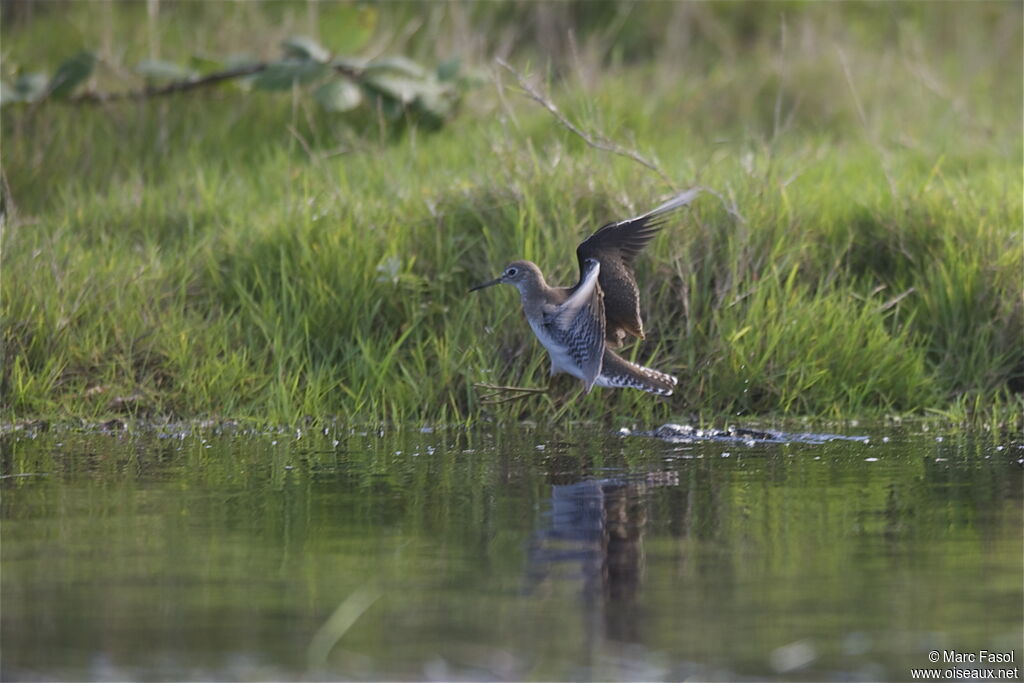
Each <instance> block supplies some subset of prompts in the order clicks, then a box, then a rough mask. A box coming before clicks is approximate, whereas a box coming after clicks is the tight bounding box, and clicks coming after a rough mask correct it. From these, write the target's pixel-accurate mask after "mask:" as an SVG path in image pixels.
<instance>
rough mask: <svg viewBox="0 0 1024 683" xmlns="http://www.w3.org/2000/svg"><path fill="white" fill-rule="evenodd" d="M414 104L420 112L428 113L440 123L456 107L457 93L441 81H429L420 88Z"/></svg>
mask: <svg viewBox="0 0 1024 683" xmlns="http://www.w3.org/2000/svg"><path fill="white" fill-rule="evenodd" d="M414 104H415V109H416V111H417V112H418V113H420V114H426V115H427V116H429V117H432V118H434V119H437V122H438V123H440V121H441V120H443V119H445V118H447V117H448V116H449V115H450V114H451V113H452V110H453V109H454V107H455V95H454V93H453V92H452V91H451V90H450V89H449V88H446V87H444V86H442V85H441V84H440V83H433V84H429V83H428V84H425V85H424V87H422V88H421V89H420V92H419V94H418V95H417V96H416V101H415V103H414Z"/></svg>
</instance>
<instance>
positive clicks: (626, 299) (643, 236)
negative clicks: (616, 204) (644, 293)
mask: <svg viewBox="0 0 1024 683" xmlns="http://www.w3.org/2000/svg"><path fill="white" fill-rule="evenodd" d="M699 193H700V190H699V189H696V188H694V189H691V190H688V191H686V192H684V193H682V194H680V195H678V196H676V197H674V198H672V199H670V200H669V201H667V202H665V203H664V204H662V205H661V206H659V207H657V208H656V209H653V210H651V211H648V212H647V213H645V214H641V215H639V216H636V217H634V218H627V219H626V220H623V221H618V222H616V223H609V224H607V225H605V226H603V227H601V228H600V229H599V230H598V231H597V232H595V233H594V234H593V235H591V236H590V237H588V238H587V239H585V240H584V241H583V243H582V244H580V246H578V247H577V248H576V259H577V261H578V262H579V266H580V273H581V280H580V281H581V282H582V273H583V270H584V268H583V264H584V262H585V261H586V260H587V259H597V260H598V261H600V263H601V275H600V279H599V283H600V285H601V289H602V290H603V291H604V306H605V331H606V335H607V340H608V342H609V343H612V344H614V345H616V346H618V345H621V344H622V341H623V340H624V339H625V337H626V335H633V336H636V337H641V338H642V337H643V336H644V326H643V321H642V320H641V319H640V291H639V290H638V289H637V285H636V275H635V274H634V273H633V268H632V264H633V259H634V258H635V257H636V255H637V254H638V253H640V250H642V249H643V248H644V247H645V246H647V243H648V242H650V241H651V239H652V238H653V237H654V236H655V235H656V234H657V232H658V230H660V229H661V227H662V225H663V224H664V222H665V219H666V217H667V215H668V214H669V213H671V212H672V211H675V210H676V209H679V208H681V207H683V206H686V205H687V204H689V203H690V202H691V201H692V200H693V198H694V197H696V196H697V195H698V194H699ZM577 287H579V285H577Z"/></svg>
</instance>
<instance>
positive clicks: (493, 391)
mask: <svg viewBox="0 0 1024 683" xmlns="http://www.w3.org/2000/svg"><path fill="white" fill-rule="evenodd" d="M473 386H474V387H477V388H478V389H487V390H488V391H490V393H488V394H483V395H482V396H481V397H480V402H481V403H488V404H491V405H497V404H499V403H509V402H511V401H518V400H519V399H523V398H529V397H530V395H532V394H545V393H547V391H548V390H547V388H543V389H541V388H537V387H509V386H502V385H500V384H485V383H483V382H474V383H473Z"/></svg>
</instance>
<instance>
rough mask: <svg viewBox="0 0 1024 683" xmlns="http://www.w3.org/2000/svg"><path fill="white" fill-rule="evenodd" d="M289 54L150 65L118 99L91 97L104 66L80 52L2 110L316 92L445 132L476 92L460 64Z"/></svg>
mask: <svg viewBox="0 0 1024 683" xmlns="http://www.w3.org/2000/svg"><path fill="white" fill-rule="evenodd" d="M281 48H282V51H283V55H282V57H281V58H280V59H277V60H274V61H254V60H248V59H238V58H235V59H234V60H225V61H224V62H219V61H215V60H211V59H205V58H203V59H200V58H193V60H192V68H189V67H185V66H182V65H179V64H175V63H173V62H167V61H163V60H152V59H150V60H144V61H142V62H140V63H139V64H137V65H136V67H135V72H136V73H137V74H138V75H139V76H140V77H142V78H144V79H145V81H146V86H145V87H142V88H138V89H134V90H123V91H115V92H103V91H97V90H89V89H84V85H85V83H86V82H87V81H88V80H89V78H90V77H91V76H92V74H93V72H94V70H95V67H96V64H97V61H98V60H97V57H96V55H95V53H93V52H88V51H86V52H80V53H78V54H77V55H75V56H74V57H71V58H70V59H68V60H66V61H65V62H63V63H62V64H61V65H60V66H59V67H57V70H56V71H55V72H54V73H53V75H52V76H50V77H47V76H46V75H45V74H39V73H31V74H23V75H21V76H20V77H19V78H18V79H17V80H16V81H15V82H14V83H13V85H8V84H7V83H2V82H0V107H3V106H8V105H11V104H16V103H28V104H32V105H34V106H37V105H40V104H43V103H46V102H63V103H66V104H101V103H107V102H116V101H123V100H145V99H150V98H155V97H163V96H166V95H173V94H176V93H183V92H188V91H192V90H198V89H202V88H209V87H213V86H217V85H220V84H223V83H226V82H234V83H235V84H236V85H237V86H239V87H241V88H242V89H244V90H249V89H256V90H289V91H290V90H292V89H293V88H313V90H312V92H313V98H314V99H315V100H316V101H317V102H318V103H319V104H320V106H321V107H322V108H323V109H325V110H327V111H330V112H347V111H351V110H354V109H356V108H358V107H360V106H368V107H372V108H373V109H374V110H379V111H380V112H382V113H383V114H384V116H385V117H387V118H388V119H390V120H395V119H399V118H401V117H403V116H405V115H412V116H414V117H415V118H416V119H418V120H420V121H421V122H425V123H428V124H433V125H438V126H439V125H441V124H442V123H443V122H444V121H445V120H446V119H447V118H449V117H450V116H451V115H452V114H454V112H455V110H456V108H457V106H458V103H459V100H460V98H461V95H462V92H463V90H465V88H466V87H468V86H470V85H474V81H473V80H472V79H471V78H468V77H466V76H465V75H462V74H460V66H461V65H460V62H459V60H458V59H454V60H450V61H447V62H444V63H442V64H441V65H439V66H438V67H437V68H436V69H428V68H426V67H424V66H422V65H420V64H418V63H416V62H414V61H412V60H410V59H407V58H405V57H400V56H394V57H383V58H377V59H373V60H364V59H359V58H350V57H336V56H333V55H332V54H331V53H330V52H329V51H328V50H327V49H326V48H324V47H323V46H322V45H320V44H319V43H317V42H316V41H315V40H313V39H311V38H307V37H304V36H295V37H292V38H289V39H287V40H285V41H283V42H282V44H281ZM314 86H315V88H314Z"/></svg>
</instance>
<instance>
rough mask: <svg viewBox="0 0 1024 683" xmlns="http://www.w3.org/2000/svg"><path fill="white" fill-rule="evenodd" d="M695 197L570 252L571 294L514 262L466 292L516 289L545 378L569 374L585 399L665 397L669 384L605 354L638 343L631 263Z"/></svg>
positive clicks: (685, 196) (613, 227)
mask: <svg viewBox="0 0 1024 683" xmlns="http://www.w3.org/2000/svg"><path fill="white" fill-rule="evenodd" d="M699 192H700V191H699V190H698V189H692V190H689V191H687V192H684V193H682V194H680V195H678V196H677V197H674V198H673V199H671V200H669V201H667V202H665V203H664V204H662V205H661V206H659V207H658V208H656V209H653V210H652V211H648V212H647V213H645V214H641V215H639V216H636V217H635V218H628V219H626V220H623V221H618V222H615V223H608V224H607V225H605V226H603V227H601V229H599V230H598V231H597V232H595V233H594V234H593V235H591V236H590V237H588V238H587V239H586V240H584V241H583V242H582V243H581V244H580V245H579V246H578V247H577V248H576V258H577V260H578V261H579V266H580V280H579V282H577V283H576V284H575V285H574V286H572V287H551V286H549V285H548V284H547V282H545V280H544V274H543V273H541V270H540V268H538V267H537V265H536V264H534V263H531V262H530V261H513V262H512V263H510V264H508V265H507V266H506V267H505V270H504V272H503V273H502V274H501V275H499V276H498V277H496V278H495V279H493V280H491V281H489V282H484V283H483V284H479V285H477V286H476V287H473V288H472V289H471V290H469V291H471V292H473V291H476V290H479V289H483V288H484V287H490V286H491V285H499V284H509V285H515V287H516V288H517V289H518V290H519V296H520V298H521V299H522V302H523V312H524V313H525V314H526V319H527V321H528V322H529V323H530V327H531V328H533V333H534V334H535V335H537V339H539V340H540V343H541V344H543V345H544V348H546V349H547V351H548V355H549V356H550V357H551V374H552V375H555V374H557V373H559V372H566V373H569V374H570V375H573V376H574V377H577V378H579V379H580V380H581V381H582V382H583V386H584V388H585V390H586V391H587V392H589V391H590V390H591V389H592V388H593V386H594V385H595V384H597V385H598V386H601V387H609V388H618V387H632V388H634V389H641V390H643V391H647V392H650V393H652V394H660V395H662V396H671V395H672V389H673V388H674V387H675V386H676V384H677V383H678V380H677V379H676V378H675V377H673V376H672V375H669V374H666V373H664V372H659V371H658V370H653V369H651V368H645V367H643V366H642V365H637V364H636V363H632V362H630V361H628V360H626V359H625V358H623V357H622V356H620V355H618V354H617V353H615V352H614V351H612V347H619V346H622V344H623V342H624V341H625V339H626V337H628V336H634V337H638V338H640V339H643V337H644V325H643V321H642V320H641V318H640V290H639V289H638V288H637V284H636V275H635V274H634V273H633V267H632V263H633V258H634V257H635V256H636V255H637V254H638V253H639V252H640V250H641V249H643V248H644V246H646V245H647V243H648V242H650V241H651V238H652V237H654V235H655V234H656V233H657V232H658V230H659V229H660V228H661V227H662V225H663V224H664V220H665V216H666V214H668V213H669V212H671V211H675V210H676V209H678V208H680V207H683V206H686V205H687V204H689V203H690V201H691V200H693V198H694V197H696V196H697V194H699Z"/></svg>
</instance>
